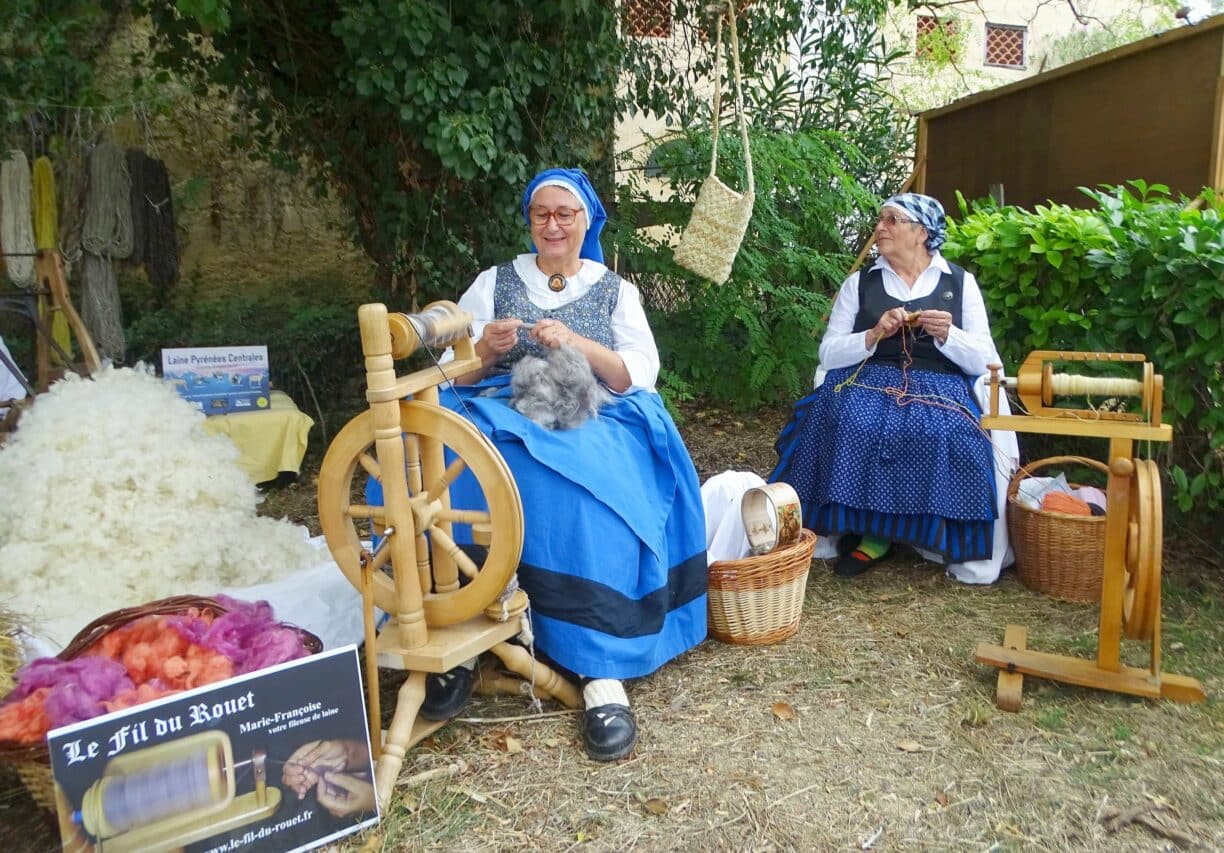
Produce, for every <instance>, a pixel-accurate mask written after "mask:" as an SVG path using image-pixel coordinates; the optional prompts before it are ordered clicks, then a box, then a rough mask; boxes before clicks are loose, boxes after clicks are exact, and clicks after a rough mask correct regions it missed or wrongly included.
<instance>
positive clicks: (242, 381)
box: [162, 347, 270, 415]
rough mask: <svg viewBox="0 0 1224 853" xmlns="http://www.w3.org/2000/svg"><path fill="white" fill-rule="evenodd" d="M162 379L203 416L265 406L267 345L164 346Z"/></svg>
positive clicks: (259, 408)
mask: <svg viewBox="0 0 1224 853" xmlns="http://www.w3.org/2000/svg"><path fill="white" fill-rule="evenodd" d="M162 378H163V379H165V380H166V381H167V382H169V383H171V384H172V385H173V386H174V388H175V390H177V391H178V392H179V395H180V396H182V397H184V398H185V399H186V400H188V401H189V402H190V403H192V404H194V405H195V407H196V408H197V409H199V410H200V411H202V412H203V413H204V414H206V415H225V414H229V413H230V412H258V411H261V410H263V409H266V408H268V405H269V400H270V398H269V396H268V348H267V347H196V348H193V349H164V350H162Z"/></svg>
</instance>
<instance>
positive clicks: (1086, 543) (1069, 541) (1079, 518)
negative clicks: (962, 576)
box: [1007, 456, 1109, 604]
mask: <svg viewBox="0 0 1224 853" xmlns="http://www.w3.org/2000/svg"><path fill="white" fill-rule="evenodd" d="M1054 465H1082V466H1084V467H1086V468H1092V469H1093V470H1096V471H1100V472H1101V473H1102V474H1107V473H1108V472H1109V469H1108V468H1107V467H1106V466H1105V465H1104V463H1101V462H1098V461H1097V460H1095V459H1088V458H1086V457H1083V456H1051V457H1049V458H1048V459H1040V460H1038V461H1036V462H1030V463H1029V464H1028V465H1025V466H1024V467H1022V468H1020V469H1019V470H1018V471H1016V473H1015V474H1014V475H1012V479H1011V483H1010V484H1009V485H1008V488H1007V532H1008V536H1010V537H1011V546H1012V551H1013V552H1014V553H1015V555H1016V573H1017V574H1018V575H1019V577H1020V582H1021V583H1022V584H1024V585H1025V586H1026V587H1028V588H1029V589H1031V590H1034V591H1036V592H1044V593H1045V594H1046V595H1050V596H1053V597H1054V598H1060V599H1062V600H1064V601H1074V602H1079V603H1084V604H1089V603H1092V602H1096V601H1100V600H1101V578H1102V577H1103V576H1104V572H1105V517H1104V516H1102V515H1083V514H1082V513H1081V511H1080V510H1079V509H1078V508H1077V504H1073V503H1071V502H1068V503H1067V505H1066V506H1065V507H1063V508H1064V509H1066V510H1070V511H1064V512H1055V511H1053V510H1052V509H1051V508H1049V507H1044V508H1042V509H1040V510H1035V509H1030V508H1029V507H1026V506H1025V505H1024V504H1022V503H1021V502H1020V500H1019V498H1018V497H1017V493H1018V491H1019V489H1020V483H1021V482H1022V481H1023V480H1024V479H1025V478H1027V477H1031V476H1033V474H1034V472H1036V471H1038V470H1040V469H1042V468H1048V467H1051V466H1054ZM1073 487H1074V488H1078V486H1074V485H1073ZM1054 506H1056V507H1057V506H1058V503H1057V499H1055V502H1054Z"/></svg>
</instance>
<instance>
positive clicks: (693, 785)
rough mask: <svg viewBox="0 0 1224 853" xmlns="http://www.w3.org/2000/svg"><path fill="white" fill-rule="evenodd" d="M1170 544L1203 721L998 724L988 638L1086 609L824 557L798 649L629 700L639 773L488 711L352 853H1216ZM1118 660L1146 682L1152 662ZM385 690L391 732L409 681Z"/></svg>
mask: <svg viewBox="0 0 1224 853" xmlns="http://www.w3.org/2000/svg"><path fill="white" fill-rule="evenodd" d="M687 414H688V417H687V419H686V421H685V424H684V425H683V426H682V432H684V433H685V436H686V439H687V440H688V442H689V444H690V448H691V450H692V452H693V456H694V459H695V461H696V463H697V466H698V469H699V472H700V473H701V475H702V477H703V478H704V477H706V476H709V475H710V474H713V473H717V472H718V471H721V470H724V469H726V468H738V469H749V470H756V471H759V472H762V473H763V472H765V471H767V469H768V467H769V466H770V464H771V463H772V461H773V457H772V451H771V450H770V443H771V442H772V438H773V436H774V435H776V433H777V428H778V426H779V425H780V423H781V419H782V418H783V417H784V413H781V412H768V411H767V412H762V413H761V414H760V415H757V416H755V417H752V418H744V417H743V416H733V415H727V414H720V413H707V414H705V415H704V416H700V415H699V413H698V412H697V411H696V410H693V411H690V412H688V413H687ZM311 494H312V487H311V484H310V480H309V479H306V481H304V482H303V483H302V484H301V485H299V486H296V487H292V488H290V489H284V490H281V492H280V493H278V494H276V495H273V496H270V497H269V499H268V501H267V502H266V506H265V511H267V512H269V513H272V514H278V515H282V514H283V515H288V516H289V517H291V518H294V519H295V520H298V521H301V522H303V523H307V524H308V525H309V524H310V523H311V516H312V512H313V510H312V509H311V507H310V505H309V498H310V496H311ZM295 495H296V497H295ZM1165 547H1166V553H1165V566H1166V582H1165V587H1164V590H1165V592H1164V598H1165V602H1164V626H1163V627H1164V633H1165V641H1164V645H1163V648H1164V654H1165V666H1166V669H1168V670H1170V671H1173V672H1178V673H1182V674H1186V675H1191V676H1194V677H1196V678H1199V679H1201V680H1202V681H1203V682H1204V684H1205V686H1206V688H1207V691H1208V693H1209V696H1210V697H1211V698H1210V699H1209V701H1208V702H1207V703H1206V704H1203V705H1193V706H1192V705H1177V704H1174V703H1171V702H1153V701H1144V700H1139V699H1133V698H1129V697H1125V696H1121V695H1116V694H1110V693H1102V692H1095V691H1089V690H1082V689H1078V688H1072V687H1065V686H1061V685H1057V684H1053V683H1050V682H1042V681H1038V680H1034V679H1030V680H1028V682H1027V683H1026V687H1025V698H1024V704H1023V707H1022V708H1021V710H1020V712H1019V713H1016V714H1010V713H1005V712H1001V711H998V710H997V709H996V708H995V706H994V687H995V675H996V674H995V671H993V670H989V669H987V668H986V667H984V666H981V665H979V664H977V663H975V662H974V661H973V649H974V646H975V645H976V644H977V642H978V641H981V640H989V641H998V640H1000V639H1001V638H1002V631H1003V628H1004V626H1005V625H1006V624H1007V623H1009V622H1010V623H1020V624H1024V625H1027V626H1028V629H1029V644H1030V646H1031V647H1033V648H1037V649H1041V650H1046V651H1055V652H1060V653H1064V654H1072V655H1076V656H1080V657H1089V658H1090V657H1092V655H1093V654H1094V652H1095V648H1096V620H1097V611H1096V609H1095V608H1093V607H1086V606H1081V605H1070V604H1062V603H1059V602H1056V601H1053V600H1051V599H1049V598H1048V597H1045V596H1042V595H1038V594H1035V593H1032V592H1030V591H1029V590H1027V589H1025V588H1024V587H1023V586H1022V585H1021V584H1020V583H1019V582H1018V580H1017V579H1016V577H1015V575H1014V574H1013V573H1011V572H1008V573H1005V575H1004V577H1003V579H1002V580H1001V582H1000V583H998V584H997V585H994V586H992V587H989V588H985V589H982V588H971V587H966V586H962V585H959V584H957V583H954V582H952V581H950V580H948V579H946V578H945V577H944V576H943V575H942V574H941V573H940V572H939V571H938V570H936V569H934V568H932V567H931V566H929V565H927V564H923V563H921V562H920V561H918V560H916V559H914V558H912V556H911V555H910V554H908V553H901V554H898V555H897V556H895V557H894V558H892V559H891V560H890V561H889V562H888V563H886V564H884V565H882V566H880V567H879V568H878V569H876V570H874V571H873V572H870V573H868V574H866V575H864V576H862V577H860V578H857V579H855V580H853V581H850V582H846V581H839V580H838V579H836V578H834V577H833V576H832V575H831V573H830V572H829V568H828V566H827V565H826V564H825V563H823V562H821V561H816V562H815V563H814V564H813V569H812V572H811V574H810V577H809V581H808V587H807V595H806V603H805V607H804V612H803V615H802V619H801V623H800V628H799V632H798V633H797V634H796V635H795V636H794V637H792V638H791V639H789V640H787V641H786V642H784V643H781V644H778V645H774V646H767V647H756V648H752V647H741V646H733V645H727V644H723V643H720V642H717V641H715V640H707V641H706V642H705V643H703V644H702V645H701V646H699V647H698V648H696V649H694V650H693V651H692V652H690V653H688V654H687V655H685V656H684V657H682V658H681V659H679V660H678V661H675V662H673V663H672V664H669V665H668V666H666V667H664V668H663V669H662V670H660V671H659V672H658V673H656V674H655V675H653V676H651V677H649V678H646V679H641V680H639V681H637V682H633V683H631V684H630V685H629V692H630V696H631V698H632V700H633V703H634V707H635V710H636V713H637V715H638V718H639V720H640V724H641V730H642V732H641V740H640V742H639V745H638V748H637V749H636V751H635V752H634V754H633V755H632V756H631V757H630V758H629V759H627V760H625V761H623V762H620V763H615V764H611V765H601V764H596V763H593V762H591V761H588V760H587V759H586V757H585V755H584V753H583V751H582V747H581V742H580V738H579V734H578V720H577V716H576V714H575V713H572V712H565V711H561V710H559V709H558V708H556V707H555V706H551V705H545V706H544V707H543V709H542V711H543V713H537V712H536V711H534V710H533V709H532V708H531V707H530V705H529V704H528V702H527V701H526V700H525V699H522V698H518V697H509V696H499V697H484V696H481V697H477V699H476V700H475V701H474V702H473V703H472V705H471V706H470V707H469V709H468V711H467V712H466V713H467V714H468V715H469V716H465V717H463V718H461V719H460V720H457V721H454V722H452V723H451V724H449V725H448V726H446V727H445V728H443V729H442V730H441V731H440V732H438V733H437V734H436V735H435V736H434V737H433V738H431V739H429V740H427V741H425V742H424V743H422V744H420V745H419V746H418V747H417V748H416V749H414V750H413V751H412V752H411V753H410V754H409V759H408V761H407V762H406V763H405V767H404V773H403V776H402V777H401V782H400V785H399V786H398V788H397V790H396V798H395V802H394V803H393V805H392V807H391V808H390V810H389V811H388V813H387V814H386V815H385V816H384V820H383V823H382V824H381V826H380V827H378V828H377V829H376V830H373V831H370V832H367V833H366V834H365V835H363V836H357V837H356V838H354V839H352V840H351V842H350V843H348V844H346V845H344V846H343V847H342V848H341V849H343V850H345V851H357V850H362V851H379V850H408V849H427V850H502V849H505V850H511V849H513V850H517V849H539V850H550V851H551V850H571V849H575V848H584V849H590V850H628V849H638V850H693V849H698V850H707V849H709V850H754V851H756V850H858V849H872V850H924V849H933V850H1051V851H1054V850H1058V851H1062V850H1110V851H1113V850H1123V851H1129V850H1136V851H1138V850H1143V851H1147V850H1164V849H1169V850H1174V849H1204V850H1207V849H1224V794H1221V787H1220V780H1221V778H1224V776H1222V774H1221V770H1224V710H1222V709H1224V706H1222V705H1221V702H1220V701H1219V696H1220V694H1221V691H1222V690H1224V620H1221V618H1220V616H1221V607H1222V602H1224V566H1222V565H1221V563H1220V559H1219V556H1218V555H1216V554H1213V553H1211V552H1210V551H1209V550H1208V549H1206V548H1205V547H1202V546H1198V547H1197V548H1189V547H1186V545H1185V543H1184V540H1182V539H1179V537H1177V536H1174V535H1171V534H1170V533H1167V534H1166V540H1165ZM1125 656H1126V658H1127V661H1128V662H1129V663H1131V664H1133V665H1145V663H1146V647H1144V646H1142V645H1140V644H1132V643H1128V644H1127V646H1126V649H1125ZM382 681H383V684H382V686H383V690H384V693H385V694H386V698H385V699H384V702H383V708H384V711H385V712H386V713H388V714H389V712H390V710H391V707H392V704H393V700H392V699H391V696H392V695H393V691H394V688H395V686H396V684H397V679H396V675H395V674H394V673H390V672H384V674H383V679H382ZM0 787H5V788H7V791H8V792H7V793H6V794H4V795H3V797H2V798H0V827H7V829H5V828H0V849H3V850H5V851H9V850H45V849H54V847H55V840H54V837H53V836H52V835H51V833H50V831H49V830H46V829H45V828H43V825H42V824H41V823H40V822H39V821H37V820H36V819H33V818H32V815H33V811H34V810H33V807H32V805H31V803H30V802H29V800H28V798H26V797H25V795H24V793H23V791H22V789H21V788H20V785H19V783H17V782H16V780H13V779H9V780H7V781H3V782H0Z"/></svg>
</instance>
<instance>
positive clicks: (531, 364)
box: [510, 346, 608, 429]
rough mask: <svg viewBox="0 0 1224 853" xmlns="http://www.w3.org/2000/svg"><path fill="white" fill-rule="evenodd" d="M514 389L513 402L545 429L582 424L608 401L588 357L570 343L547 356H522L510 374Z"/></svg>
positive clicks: (572, 426) (513, 404) (518, 408)
mask: <svg viewBox="0 0 1224 853" xmlns="http://www.w3.org/2000/svg"><path fill="white" fill-rule="evenodd" d="M510 390H511V392H512V393H511V403H510V404H511V405H512V406H513V407H514V408H515V409H516V410H517V411H519V412H521V413H522V414H523V415H525V416H526V417H527V418H529V419H531V420H533V421H535V422H536V423H537V424H539V425H540V426H542V427H544V428H545V429H573V428H574V427H577V426H582V424H584V423H586V421H587V419H588V418H592V417H594V416H595V415H597V414H599V407H600V406H602V405H603V404H604V403H605V402H607V400H608V392H607V390H606V389H605V388H604V387H603V386H602V385H600V384H599V382H598V380H596V379H595V374H594V372H593V371H592V370H591V365H590V364H589V363H587V360H586V356H584V355H583V354H582V353H580V352H579V351H578V350H576V349H574V348H573V347H569V346H563V347H560V348H558V349H555V350H552V351H551V352H550V353H549V354H548V357H547V358H537V357H536V356H527V357H525V358H523V359H520V360H519V362H518V363H517V364H516V365H514V369H513V370H512V371H511V373H510Z"/></svg>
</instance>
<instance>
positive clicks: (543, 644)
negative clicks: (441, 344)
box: [371, 169, 706, 761]
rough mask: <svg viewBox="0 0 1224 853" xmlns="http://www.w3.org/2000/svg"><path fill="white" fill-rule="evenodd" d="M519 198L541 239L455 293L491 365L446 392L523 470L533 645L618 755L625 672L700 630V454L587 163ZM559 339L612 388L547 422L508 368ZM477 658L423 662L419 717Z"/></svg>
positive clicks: (602, 743)
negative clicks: (677, 417) (669, 403)
mask: <svg viewBox="0 0 1224 853" xmlns="http://www.w3.org/2000/svg"><path fill="white" fill-rule="evenodd" d="M522 213H523V218H524V221H525V222H526V224H527V225H528V227H529V228H530V232H531V241H532V244H533V245H532V251H531V252H530V253H527V254H522V255H519V256H518V257H516V258H515V259H514V260H512V261H510V262H509V263H505V264H500V265H498V266H495V267H491V268H490V269H487V270H485V271H484V272H482V273H481V274H480V275H479V276H477V278H476V280H475V281H474V282H473V283H472V285H471V286H470V287H469V288H468V290H467V291H466V292H465V293H464V294H463V296H462V297H461V298H460V300H459V305H460V307H461V308H463V309H464V310H466V311H468V312H469V313H471V315H472V317H473V334H474V335H475V336H476V337H477V338H478V340H477V342H476V353H477V355H479V356H480V358H481V361H482V363H483V366H482V368H481V370H479V371H477V372H474V373H471V374H468V375H467V376H464V377H462V378H460V379H458V380H456V383H455V387H453V388H451V389H449V390H447V391H444V392H443V393H442V394H441V399H442V403H443V404H444V405H447V406H449V407H450V408H452V409H454V410H455V411H457V412H459V413H461V414H463V415H464V416H466V417H470V418H471V419H472V420H473V421H474V422H475V424H476V425H477V426H478V427H479V428H480V429H481V431H482V432H484V433H485V434H486V435H488V436H489V437H490V438H491V439H492V440H493V442H494V444H495V445H496V446H497V448H498V450H499V451H500V452H501V454H502V456H503V457H504V458H505V460H506V462H507V464H508V465H509V467H510V470H511V472H512V473H513V475H514V479H515V483H516V485H517V486H518V490H519V494H520V496H521V498H522V502H523V515H524V517H525V520H526V529H525V534H524V542H523V552H522V558H521V563H520V565H519V569H518V582H519V585H520V586H521V587H522V588H523V590H524V591H525V592H526V593H527V595H528V596H529V597H530V599H531V620H532V622H531V624H532V629H533V634H534V642H535V648H536V650H537V651H541V652H543V653H544V655H545V656H546V657H547V658H548V659H550V661H551V662H553V663H554V664H557V665H559V666H560V667H561V668H562V669H563V670H568V671H569V672H570V673H571V674H572V675H574V676H576V677H578V678H579V680H580V683H581V684H582V690H583V698H584V702H585V705H586V711H585V713H584V715H583V725H582V734H583V739H584V742H585V745H586V749H587V753H588V754H589V755H590V756H591V757H592V758H594V759H596V760H602V761H611V760H615V759H619V758H622V757H624V756H626V755H628V754H629V753H630V752H631V751H632V749H633V747H634V744H635V743H636V740H637V723H636V720H635V719H634V715H633V713H632V711H631V710H630V707H629V699H628V696H627V694H626V692H625V688H624V685H623V683H622V682H623V680H624V679H627V678H635V677H638V676H643V675H647V674H649V673H651V672H654V671H655V670H656V669H658V668H659V667H660V666H662V665H663V664H664V663H666V662H667V661H669V660H671V659H672V658H674V657H676V656H677V655H679V654H681V653H682V652H684V651H686V650H688V649H690V648H692V647H693V646H695V645H697V644H698V643H699V642H701V641H702V640H703V639H704V638H705V635H706V557H705V517H704V512H703V509H702V503H701V494H700V487H699V483H698V481H697V473H696V471H695V469H694V468H693V463H692V461H691V459H690V458H689V455H688V451H687V450H686V449H685V447H684V443H683V441H682V440H681V438H680V435H679V433H678V432H677V431H676V428H675V425H674V424H673V422H672V420H671V418H670V416H669V415H668V414H667V410H666V409H665V407H664V406H663V403H662V401H661V400H660V399H659V396H658V394H657V393H655V391H654V383H655V380H656V377H657V375H658V370H659V357H658V351H657V349H656V347H655V342H654V337H653V335H652V334H651V331H650V327H649V325H648V324H647V321H646V315H645V312H644V311H643V308H642V303H641V299H640V297H639V295H638V291H637V288H636V287H634V286H633V285H632V284H630V283H629V282H627V281H625V280H624V279H622V278H621V277H620V276H618V275H616V274H615V273H614V272H612V271H611V270H609V269H608V268H607V267H606V266H604V264H603V252H602V249H601V248H600V244H599V233H600V230H601V229H602V227H603V224H604V222H605V221H606V218H607V217H606V214H605V212H604V209H603V205H602V204H601V203H600V201H599V198H598V196H597V195H596V194H595V191H594V189H593V188H592V186H591V184H590V182H589V181H588V179H587V177H586V175H585V174H583V173H582V172H581V171H579V170H575V169H549V170H547V171H545V172H541V173H540V174H539V175H537V176H536V177H535V179H534V180H532V182H531V183H530V184H529V185H528V187H527V190H526V192H525V193H524V195H523V202H522ZM562 346H568V347H572V348H574V349H576V350H578V351H579V352H581V353H582V354H583V355H584V356H585V357H586V360H587V362H588V363H589V364H590V367H591V370H592V371H593V373H594V375H595V378H596V379H597V380H598V381H599V382H600V383H601V384H602V385H604V386H606V388H607V389H608V390H609V391H610V392H612V393H611V394H610V395H609V396H610V397H611V401H610V402H608V403H606V404H605V405H604V406H603V407H602V408H601V409H600V411H599V413H598V415H597V416H596V417H594V418H592V419H591V420H588V421H586V422H585V423H583V424H582V425H581V426H579V427H577V428H574V429H568V430H549V429H545V428H543V427H541V426H539V425H537V424H536V423H534V422H533V421H531V420H529V419H528V418H527V417H525V416H523V415H522V414H520V413H519V412H517V411H515V410H514V409H513V408H512V407H511V406H510V388H509V380H510V372H511V370H512V369H513V367H514V365H515V364H516V363H517V362H518V361H519V360H520V359H522V358H523V357H524V356H528V355H535V356H543V355H546V354H547V353H548V352H549V351H550V350H553V349H557V348H559V347H562ZM469 485H470V483H469V482H468V481H467V480H465V479H464V478H460V480H458V481H457V482H456V483H455V484H453V486H452V496H456V495H457V497H455V498H454V499H455V500H456V501H457V503H456V505H462V506H470V505H471V501H472V500H473V496H471V495H469V494H465V492H464V490H465V489H466V488H467V487H468V486H469ZM378 497H380V496H378V495H371V501H375V500H377V499H378ZM378 502H381V501H378ZM473 666H474V662H469V665H467V666H464V667H459V668H457V669H455V670H452V671H450V672H448V673H444V674H442V675H437V676H429V677H428V678H427V680H426V698H425V704H424V705H423V706H422V709H421V714H422V716H425V717H427V718H430V719H445V718H448V717H450V716H453V715H454V714H456V713H458V711H459V709H460V708H461V707H462V706H463V704H464V703H465V702H466V701H467V699H468V697H469V696H470V695H471V692H472V686H473V684H472V682H473V680H474V677H475V676H474V673H473V670H472V667H473Z"/></svg>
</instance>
